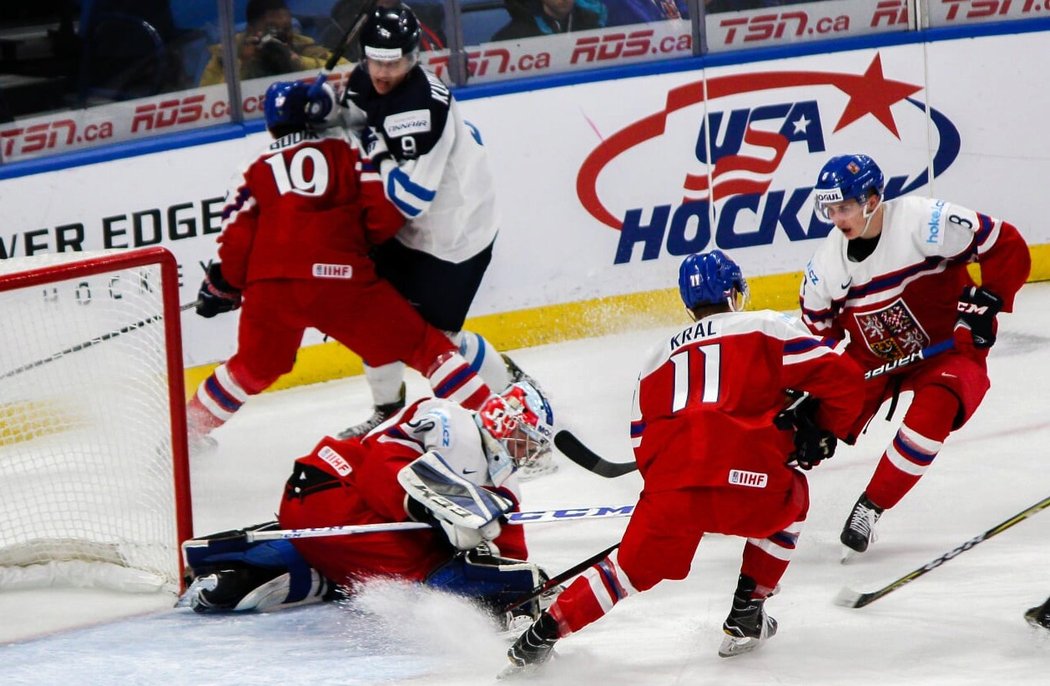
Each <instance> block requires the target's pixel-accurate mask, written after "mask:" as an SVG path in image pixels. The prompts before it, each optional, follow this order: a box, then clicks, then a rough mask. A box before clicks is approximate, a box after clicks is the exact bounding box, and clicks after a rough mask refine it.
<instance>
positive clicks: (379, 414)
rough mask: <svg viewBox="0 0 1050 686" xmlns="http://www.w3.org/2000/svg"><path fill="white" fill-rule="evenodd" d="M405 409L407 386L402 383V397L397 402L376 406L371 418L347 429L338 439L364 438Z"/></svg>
mask: <svg viewBox="0 0 1050 686" xmlns="http://www.w3.org/2000/svg"><path fill="white" fill-rule="evenodd" d="M403 409H405V384H403V383H402V384H401V391H400V397H399V398H398V399H397V400H395V401H394V402H392V403H386V404H385V405H376V406H375V408H374V409H373V411H372V416H371V417H369V418H368V419H366V420H365V421H363V422H361V423H360V424H355V425H353V426H351V427H349V428H347V429H343V430H342V431H340V432H339V434H338V437H339V438H341V439H343V440H344V441H345V440H346V439H348V438H356V437H358V436H364V435H365V434H366V433H368V432H369V431H371V430H372V429H374V428H376V427H377V426H379V425H380V424H382V423H383V422H385V421H386V420H388V419H390V418H391V417H393V416H394V415H395V414H397V413H398V412H400V411H401V410H403Z"/></svg>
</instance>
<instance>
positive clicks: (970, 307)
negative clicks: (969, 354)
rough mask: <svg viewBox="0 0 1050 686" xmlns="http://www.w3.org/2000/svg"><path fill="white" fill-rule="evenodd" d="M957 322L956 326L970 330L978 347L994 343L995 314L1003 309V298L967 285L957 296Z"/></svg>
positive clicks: (987, 346)
mask: <svg viewBox="0 0 1050 686" xmlns="http://www.w3.org/2000/svg"><path fill="white" fill-rule="evenodd" d="M958 309H959V323H958V324H957V325H956V328H964V329H969V330H970V335H971V336H973V346H974V347H975V348H978V349H983V348H991V347H992V346H993V345H995V316H996V315H997V314H999V312H1000V311H1001V310H1002V309H1003V299H1002V298H1000V297H999V296H998V295H996V294H995V293H992V292H991V291H989V290H987V289H985V288H981V287H979V286H967V287H966V288H964V289H963V292H962V294H961V295H960V296H959V304H958Z"/></svg>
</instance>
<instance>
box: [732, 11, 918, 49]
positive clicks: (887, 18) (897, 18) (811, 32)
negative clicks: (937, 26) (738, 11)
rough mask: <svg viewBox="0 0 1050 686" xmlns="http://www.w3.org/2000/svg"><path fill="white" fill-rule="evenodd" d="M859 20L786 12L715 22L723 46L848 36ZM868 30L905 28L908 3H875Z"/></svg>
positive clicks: (855, 18)
mask: <svg viewBox="0 0 1050 686" xmlns="http://www.w3.org/2000/svg"><path fill="white" fill-rule="evenodd" d="M856 20H862V18H861V17H856V16H850V15H847V14H839V15H837V16H829V15H827V14H825V13H823V12H821V11H818V10H815V9H814V10H785V11H780V12H777V11H774V12H768V13H762V14H757V13H753V14H750V15H748V16H744V17H725V18H722V19H720V20H719V21H718V24H717V26H718V28H719V29H721V30H722V31H723V32H724V36H725V38H724V44H725V45H735V44H742V43H761V42H763V41H768V40H780V39H783V38H785V37H794V38H804V37H810V38H813V37H828V38H830V37H833V36H834V35H835V34H843V33H848V32H849V31H850V29H851V27H852V22H853V21H856ZM867 26H868V27H870V28H881V27H888V28H892V27H895V26H899V27H900V28H901V29H906V28H908V0H878V2H876V3H875V6H874V7H873V8H872V14H871V16H870V18H869V20H868V22H867Z"/></svg>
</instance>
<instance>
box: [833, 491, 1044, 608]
mask: <svg viewBox="0 0 1050 686" xmlns="http://www.w3.org/2000/svg"><path fill="white" fill-rule="evenodd" d="M1047 507H1050V497H1048V498H1044V499H1042V500H1040V501H1039V502H1038V503H1036V504H1035V505H1032V506H1031V507H1029V508H1028V509H1027V510H1023V511H1021V512H1018V513H1017V514H1015V515H1014V516H1013V517H1010V518H1009V519H1007V520H1006V521H1005V522H1001V523H999V524H997V525H995V526H993V527H992V528H991V529H988V531H985V532H984V533H983V534H980V535H979V536H974V537H973V538H971V539H970V540H968V541H966V542H965V543H963V544H962V545H960V546H958V547H956V548H953V549H951V550H949V551H948V552H946V553H945V554H944V555H941V556H940V557H938V558H937V559H936V560H932V561H930V562H927V563H926V564H924V565H923V566H921V567H919V568H918V569H915V570H912V571H911V572H908V573H907V574H905V575H904V576H902V577H900V578H899V579H897V580H896V581H892V582H890V583H889V584H886V585H885V586H883V587H882V588H880V589H878V590H877V591H871V592H869V593H858V592H857V591H854V590H852V589H849V588H843V589H842V590H841V591H839V593H838V595H837V596H835V604H836V605H842V606H843V607H853V608H856V607H864V606H865V605H871V604H872V603H874V602H875V601H876V600H878V599H879V598H881V597H883V596H885V595H889V594H890V593H892V592H893V591H895V590H897V589H898V588H900V587H901V586H903V585H905V584H907V583H910V582H912V581H915V580H916V579H918V578H919V577H920V576H922V575H923V574H925V573H926V572H931V571H933V570H934V569H936V568H937V567H940V566H941V565H942V564H944V563H945V562H947V561H948V560H951V559H952V558H954V557H956V556H958V555H961V554H963V553H965V552H966V551H967V550H969V549H970V548H973V547H974V546H975V545H977V544H978V543H981V542H982V541H987V540H988V539H989V538H991V537H992V536H995V535H997V534H1001V533H1002V532H1004V531H1006V530H1007V529H1009V528H1010V527H1012V526H1013V525H1014V524H1018V523H1020V522H1023V521H1024V520H1026V519H1028V518H1029V517H1031V516H1032V515H1034V514H1036V513H1038V512H1040V511H1041V510H1044V509H1046V508H1047Z"/></svg>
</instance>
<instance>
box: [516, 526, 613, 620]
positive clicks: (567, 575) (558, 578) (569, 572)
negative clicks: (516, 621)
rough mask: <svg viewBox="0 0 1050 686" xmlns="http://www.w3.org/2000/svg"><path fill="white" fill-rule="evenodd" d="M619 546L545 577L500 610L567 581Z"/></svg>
mask: <svg viewBox="0 0 1050 686" xmlns="http://www.w3.org/2000/svg"><path fill="white" fill-rule="evenodd" d="M619 547H620V544H619V543H614V544H613V545H611V546H609V547H608V548H606V549H605V550H603V551H601V552H600V553H595V554H594V555H591V556H590V557H588V558H587V559H586V560H584V561H583V562H577V563H576V564H574V565H573V566H572V567H569V568H568V569H566V570H565V571H564V572H562V573H561V574H557V575H555V576H552V577H551V578H549V579H547V580H546V581H544V582H543V583H542V584H540V585H539V586H536V587H535V588H533V589H532V590H531V591H529V592H528V593H527V594H526V595H523V596H521V597H520V598H518V599H517V600H515V601H514V602H512V603H510V604H509V605H504V606H503V608H502V611H503V612H510V611H511V610H514V609H517V608H519V607H521V606H522V605H524V604H525V603H527V602H529V601H530V600H532V599H533V598H536V597H537V596H541V595H543V594H544V593H546V592H547V591H549V590H550V589H552V588H554V587H555V586H557V585H558V584H560V583H562V582H564V581H568V580H569V579H571V578H572V577H574V576H576V575H577V574H579V573H581V572H583V571H584V570H586V569H587V568H588V567H590V566H591V565H594V564H597V563H598V562H601V561H602V560H604V559H605V557H606V556H607V555H608V554H609V553H611V552H612V551H614V550H616V549H617V548H619Z"/></svg>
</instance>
